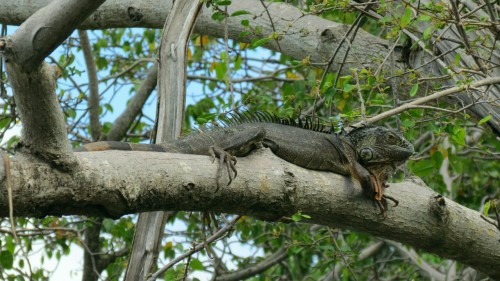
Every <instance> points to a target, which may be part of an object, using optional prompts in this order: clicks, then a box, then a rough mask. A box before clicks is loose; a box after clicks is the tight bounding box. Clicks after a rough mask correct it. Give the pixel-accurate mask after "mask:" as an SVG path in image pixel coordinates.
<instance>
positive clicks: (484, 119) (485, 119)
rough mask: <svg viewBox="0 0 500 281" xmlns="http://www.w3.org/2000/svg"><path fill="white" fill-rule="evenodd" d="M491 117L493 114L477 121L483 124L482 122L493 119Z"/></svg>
mask: <svg viewBox="0 0 500 281" xmlns="http://www.w3.org/2000/svg"><path fill="white" fill-rule="evenodd" d="M491 117H492V116H491V114H489V115H486V116H485V117H484V118H483V119H481V120H479V122H477V124H478V125H482V124H484V123H486V122H488V121H489V120H490V119H491Z"/></svg>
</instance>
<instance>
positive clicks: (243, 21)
mask: <svg viewBox="0 0 500 281" xmlns="http://www.w3.org/2000/svg"><path fill="white" fill-rule="evenodd" d="M241 25H243V26H248V25H250V21H249V20H241Z"/></svg>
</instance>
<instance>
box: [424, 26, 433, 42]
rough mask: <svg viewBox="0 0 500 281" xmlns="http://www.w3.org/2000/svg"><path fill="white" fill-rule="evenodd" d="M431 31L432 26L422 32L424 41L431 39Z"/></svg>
mask: <svg viewBox="0 0 500 281" xmlns="http://www.w3.org/2000/svg"><path fill="white" fill-rule="evenodd" d="M432 30H433V27H432V26H429V27H427V28H426V29H425V30H424V33H423V34H422V37H423V38H424V39H429V37H431V33H432Z"/></svg>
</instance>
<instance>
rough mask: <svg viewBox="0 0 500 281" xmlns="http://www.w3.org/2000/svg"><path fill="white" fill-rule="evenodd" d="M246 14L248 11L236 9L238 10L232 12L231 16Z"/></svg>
mask: <svg viewBox="0 0 500 281" xmlns="http://www.w3.org/2000/svg"><path fill="white" fill-rule="evenodd" d="M248 14H250V12H248V11H245V10H238V11H236V12H234V13H232V14H231V17H237V16H241V15H248Z"/></svg>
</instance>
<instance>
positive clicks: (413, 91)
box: [410, 84, 418, 97]
mask: <svg viewBox="0 0 500 281" xmlns="http://www.w3.org/2000/svg"><path fill="white" fill-rule="evenodd" d="M417 92H418V84H415V85H413V86H412V87H411V90H410V97H413V96H415V94H416V93H417Z"/></svg>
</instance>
